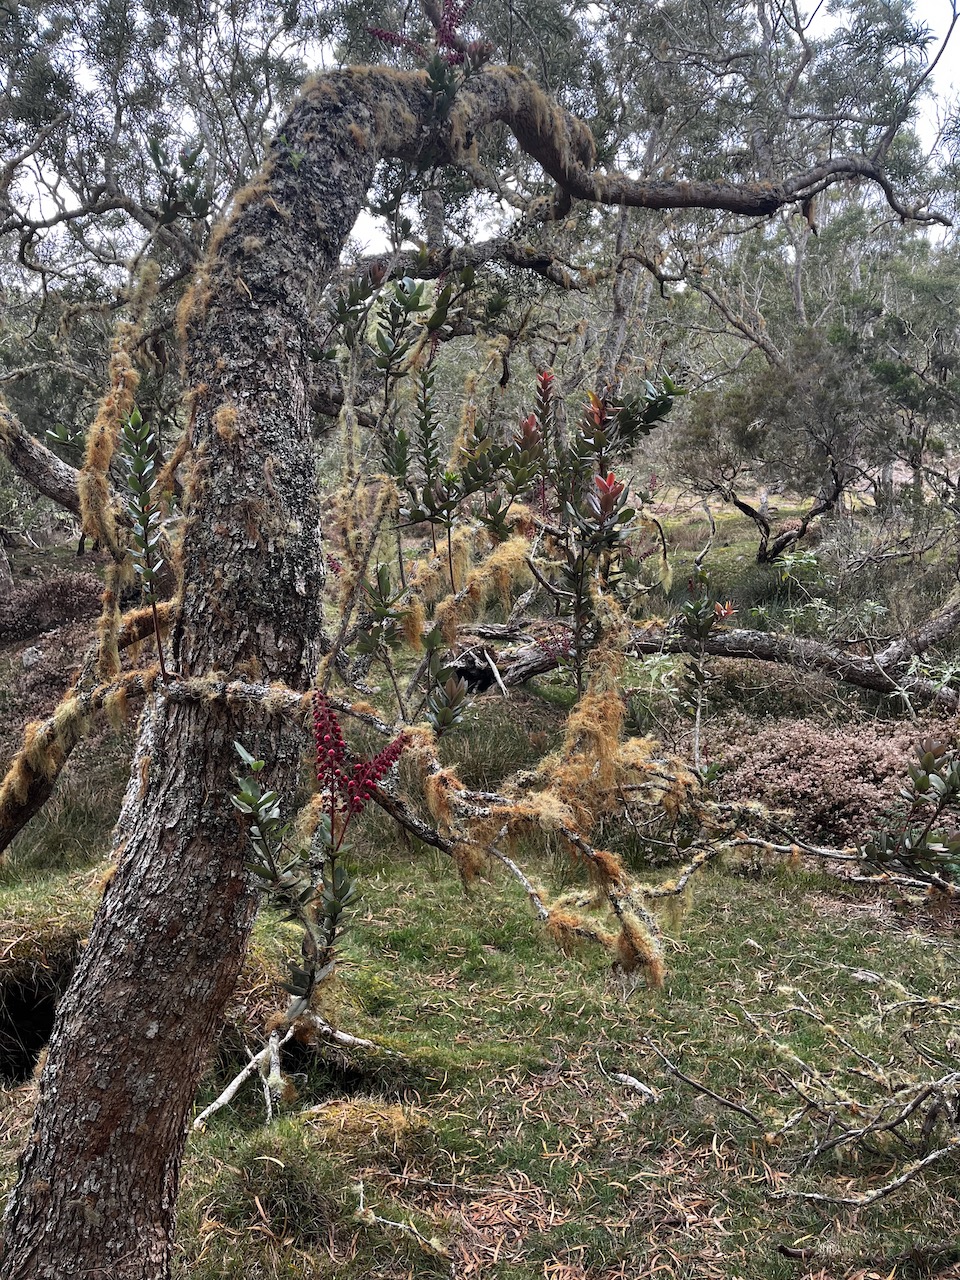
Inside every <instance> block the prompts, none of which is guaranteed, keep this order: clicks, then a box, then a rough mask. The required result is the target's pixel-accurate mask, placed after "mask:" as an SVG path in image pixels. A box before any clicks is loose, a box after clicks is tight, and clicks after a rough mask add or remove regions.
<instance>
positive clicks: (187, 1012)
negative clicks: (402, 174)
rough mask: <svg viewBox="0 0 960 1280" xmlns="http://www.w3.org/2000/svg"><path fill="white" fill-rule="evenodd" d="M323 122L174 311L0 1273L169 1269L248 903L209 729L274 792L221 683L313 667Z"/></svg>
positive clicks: (291, 767)
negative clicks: (100, 896) (55, 1010)
mask: <svg viewBox="0 0 960 1280" xmlns="http://www.w3.org/2000/svg"><path fill="white" fill-rule="evenodd" d="M346 114H347V113H346V112H345V111H344V108H343V107H342V105H339V104H336V103H334V102H333V101H331V100H330V99H329V98H324V97H322V96H321V97H319V98H318V99H317V100H316V101H315V102H313V103H312V104H308V109H307V108H305V107H301V109H300V110H299V112H297V113H295V115H294V117H293V119H292V120H291V121H290V122H288V123H287V125H286V126H285V131H284V138H285V149H284V151H283V152H282V153H278V152H277V150H276V149H275V150H274V152H273V153H272V155H271V158H270V161H269V162H268V166H267V170H266V173H265V175H264V176H263V177H261V178H260V179H259V180H258V181H257V182H256V183H254V184H253V186H251V187H250V188H249V189H248V190H247V191H245V192H243V193H241V194H240V196H238V197H237V200H236V202H235V210H234V213H233V215H232V217H231V219H230V221H229V223H228V225H227V226H226V228H225V231H224V233H223V234H221V235H219V236H218V237H217V243H216V245H215V248H214V249H213V250H212V252H211V256H210V259H209V261H208V263H207V265H206V267H205V269H204V271H203V272H202V274H201V276H200V278H199V280H198V281H197V282H196V284H195V285H194V287H193V290H192V294H191V297H190V298H189V299H188V300H187V301H186V303H185V336H186V340H187V373H188V377H189V379H190V383H191V385H192V391H193V396H194V398H195V401H196V409H197V411H196V416H195V424H194V438H193V463H192V472H191V475H190V481H189V492H188V499H187V520H186V528H185V532H184V539H183V602H182V607H181V610H180V616H179V620H178V623H177V625H176V627H175V630H174V633H173V636H172V640H171V646H170V647H171V655H170V656H171V668H172V671H173V672H174V673H175V677H174V681H173V684H172V686H171V689H170V691H169V693H168V694H166V695H165V694H164V693H163V692H162V691H161V692H160V694H159V696H158V697H157V699H156V702H155V705H154V706H153V707H152V708H151V709H148V711H147V712H146V713H145V716H144V720H143V723H142V726H141V736H140V741H139V745H138V750H137V753H136V759H135V763H134V769H133V772H132V774H131V783H130V786H129V788H128V793H127V797H126V800H125V804H124V809H123V812H122V814H121V820H120V823H119V824H118V848H117V862H118V867H117V872H116V875H115V877H114V879H113V881H112V883H111V884H110V886H109V888H108V889H107V892H106V894H105V897H104V902H103V905H102V907H101V909H100V911H99V913H98V916H97V919H96V921H95V924H94V928H93V932H92V934H91V937H90V942H89V945H88V946H87V948H86V949H85V952H84V955H83V959H82V961H81V964H80V966H79V968H78V970H77V973H76V975H75V977H74V980H73V982H72V984H71V986H70V989H69V992H68V993H67V995H66V996H65V997H64V1000H63V1002H62V1005H61V1008H60V1010H59V1014H58V1018H57V1024H56V1028H55V1030H54V1034H53V1038H52V1040H51V1043H50V1048H49V1054H48V1058H47V1065H46V1069H45V1071H44V1073H43V1077H42V1080H41V1084H40V1098H39V1104H38V1109H37V1114H36V1118H35V1121H34V1128H33V1132H32V1135H31V1138H30V1140H29V1144H28V1147H27V1149H26V1152H25V1154H24V1156H23V1160H22V1167H21V1176H20V1181H19V1183H18V1185H17V1188H16V1190H15V1192H14V1195H13V1198H12V1202H11V1206H10V1210H9V1213H8V1218H7V1234H6V1239H5V1247H4V1253H3V1260H2V1263H0V1276H2V1277H3V1278H4V1280H34V1278H35V1277H36V1278H40V1277H43V1278H44V1280H47V1278H49V1280H53V1277H57V1280H61V1278H62V1277H67V1276H78V1277H79V1276H83V1277H88V1278H90V1280H95V1278H97V1277H101V1278H102V1280H108V1278H109V1280H148V1278H149V1280H156V1278H157V1277H163V1276H166V1275H167V1274H168V1273H169V1266H170V1254H171V1243H172V1235H173V1213H174V1201H175V1196H176V1189H177V1180H178V1172H179V1166H180V1161H181V1156H182V1152H183V1147H184V1141H185V1132H186V1125H187V1118H188V1112H189V1109H190V1107H191V1105H192V1103H193V1098H194V1093H195V1090H196V1086H197V1083H198V1080H199V1077H200V1072H201V1070H202V1067H203V1063H204V1059H205V1056H206V1054H207V1052H208V1050H209V1047H210V1044H211V1041H212V1038H213V1037H214V1035H215V1034H216V1031H217V1027H218V1022H219V1020H220V1018H221V1017H222V1014H223V1010H224V1007H225V1005H226V1002H227V1001H228V999H229V998H230V995H231V993H232V991H233V988H234V985H235V982H236V979H237V975H238V972H239V969H240V964H241V961H242V958H243V953H244V948H245V945H246V941H247V937H248V933H249V929H250V926H251V923H252V919H253V914H254V907H255V895H254V893H253V892H252V890H251V887H250V884H249V882H248V877H247V874H246V872H245V870H244V834H243V831H242V830H241V827H240V825H239V823H238V821H237V819H236V814H235V811H233V809H232V807H231V804H230V800H229V792H230V790H231V776H230V773H231V769H232V768H234V767H235V766H236V765H237V763H238V762H237V758H236V756H235V754H234V752H233V748H232V743H233V741H234V740H237V739H239V740H241V741H243V742H244V743H245V744H246V745H247V746H248V747H249V748H251V749H253V750H256V751H257V752H258V753H260V754H262V755H263V756H264V758H266V759H267V760H269V761H270V762H271V767H272V774H271V776H270V781H271V783H272V784H273V785H275V786H277V787H278V788H279V789H281V790H287V791H288V793H289V792H291V791H292V789H293V786H294V784H295V781H296V776H297V767H298V761H299V758H300V745H301V743H300V735H299V734H296V733H292V732H291V731H290V730H289V729H285V728H284V726H283V723H282V721H281V719H280V717H279V715H278V716H276V717H274V718H273V719H271V717H270V714H269V702H268V703H267V704H266V708H265V707H264V706H263V705H262V704H261V705H259V706H257V704H251V703H250V702H249V701H244V702H243V704H241V705H232V704H231V702H230V700H229V699H228V698H227V697H226V695H225V693H224V682H225V680H226V679H229V678H233V679H237V678H242V679H245V680H247V681H257V682H266V681H282V682H283V683H285V684H287V685H289V686H291V687H293V688H300V689H304V688H306V687H308V686H309V684H310V682H311V680H312V678H313V676H314V673H315V670H316V665H317V661H318V658H319V619H320V596H321V588H322V580H321V573H322V559H321V547H320V505H319V500H318V493H317V487H316V482H315V466H314V453H313V446H312V443H311V437H310V430H309V426H310V414H309V411H308V405H307V394H306V389H307V377H306V374H307V372H308V370H309V364H308V356H307V354H306V352H305V350H304V347H305V344H306V342H307V341H308V335H309V334H310V332H311V331H312V329H313V325H312V324H311V323H310V318H311V317H310V313H311V308H312V306H313V300H314V299H315V298H316V295H317V290H318V287H319V285H320V284H322V282H323V279H324V278H325V276H326V274H327V273H328V272H329V270H330V268H331V267H332V266H333V265H335V264H336V262H337V259H338V255H339V252H340V248H341V245H342V243H343V241H344V239H345V238H346V236H347V234H348V233H349V231H350V229H351V227H352V225H353V223H354V221H355V219H356V215H357V212H358V210H359V208H360V204H361V201H362V199H363V196H364V194H365V192H366V189H367V187H368V186H369V183H370V180H371V178H372V173H373V155H372V153H371V152H367V153H365V154H361V155H358V152H357V147H356V144H355V142H354V141H353V140H352V139H351V138H350V137H349V136H348V135H347V133H346V127H345V124H344V116H345V115H346ZM360 123H361V124H363V123H365V120H364V118H363V116H362V114H361V115H360ZM367 123H368V122H367ZM182 677H194V680H193V681H192V682H191V683H190V684H188V685H185V683H184V681H183V679H182ZM197 678H199V681H198V680H197ZM251 705H252V706H253V708H254V709H253V710H251Z"/></svg>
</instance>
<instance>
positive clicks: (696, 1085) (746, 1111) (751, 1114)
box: [642, 1036, 763, 1129]
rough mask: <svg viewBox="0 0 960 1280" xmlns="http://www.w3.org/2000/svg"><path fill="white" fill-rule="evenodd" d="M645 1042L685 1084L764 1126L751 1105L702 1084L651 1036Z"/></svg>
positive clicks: (759, 1126)
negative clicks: (668, 1055)
mask: <svg viewBox="0 0 960 1280" xmlns="http://www.w3.org/2000/svg"><path fill="white" fill-rule="evenodd" d="M642 1043H643V1044H645V1045H646V1046H647V1047H648V1048H650V1049H652V1050H653V1052H654V1053H655V1054H656V1055H657V1057H658V1058H659V1059H660V1061H661V1062H662V1063H663V1065H664V1066H665V1067H666V1069H667V1070H668V1071H669V1073H670V1074H671V1075H672V1076H674V1077H675V1078H676V1079H677V1080H682V1081H683V1083H684V1084H688V1085H689V1086H690V1088H691V1089H696V1090H697V1092H698V1093H703V1094H705V1095H706V1096H707V1097H708V1098H712V1099H713V1101H714V1102H719V1104H720V1106H721V1107H729V1108H730V1110H731V1111H736V1112H738V1113H739V1114H740V1115H742V1116H746V1117H747V1119H748V1120H752V1121H753V1123H754V1124H755V1125H757V1127H758V1128H761V1129H762V1128H763V1121H762V1120H761V1119H760V1117H759V1116H758V1115H757V1113H756V1112H755V1111H751V1110H750V1108H749V1107H744V1106H742V1105H741V1104H740V1103H739V1102H731V1101H730V1099H729V1098H724V1097H722V1096H721V1095H720V1094H719V1093H714V1091H713V1090H712V1089H708V1088H707V1086H706V1085H705V1084H701V1082H700V1081H699V1080H694V1078H693V1077H692V1076H688V1075H686V1074H685V1073H684V1072H683V1071H681V1070H680V1068H679V1067H678V1066H677V1065H676V1063H674V1062H671V1061H670V1059H669V1058H668V1057H667V1055H666V1054H665V1053H664V1052H663V1050H662V1049H661V1048H659V1046H657V1045H655V1044H654V1042H653V1041H652V1040H651V1039H650V1037H649V1036H644V1037H643V1041H642Z"/></svg>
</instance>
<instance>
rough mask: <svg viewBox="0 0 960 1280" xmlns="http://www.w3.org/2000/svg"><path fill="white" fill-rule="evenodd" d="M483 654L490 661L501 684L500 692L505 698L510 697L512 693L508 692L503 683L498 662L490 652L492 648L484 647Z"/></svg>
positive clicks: (492, 669)
mask: <svg viewBox="0 0 960 1280" xmlns="http://www.w3.org/2000/svg"><path fill="white" fill-rule="evenodd" d="M483 656H484V657H485V658H486V660H487V662H488V663H489V665H490V670H491V671H492V672H493V676H494V679H495V680H496V682H497V684H498V685H499V686H500V692H501V693H502V694H503V696H504V697H505V698H509V697H510V694H509V693H508V692H507V686H506V685H505V684H504V683H503V676H502V675H501V674H500V672H499V671H498V669H497V664H496V663H495V662H494V660H493V655H492V654H491V653H490V650H489V649H484V651H483Z"/></svg>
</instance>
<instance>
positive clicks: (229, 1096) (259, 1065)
mask: <svg viewBox="0 0 960 1280" xmlns="http://www.w3.org/2000/svg"><path fill="white" fill-rule="evenodd" d="M274 1034H276V1033H274ZM292 1035H293V1027H290V1028H289V1029H288V1030H287V1032H286V1034H285V1035H284V1036H283V1039H282V1040H278V1041H277V1046H276V1052H277V1053H279V1049H280V1047H281V1046H282V1045H285V1044H286V1043H287V1041H288V1040H289V1039H290V1037H291V1036H292ZM270 1039H271V1041H272V1039H273V1036H271V1038H270ZM273 1053H274V1047H273V1045H272V1044H271V1043H270V1042H268V1043H267V1044H266V1045H264V1047H263V1048H262V1049H261V1050H260V1052H259V1053H256V1054H254V1055H253V1057H252V1058H251V1059H250V1061H249V1062H248V1063H247V1065H246V1066H245V1067H244V1068H243V1070H242V1071H241V1072H239V1073H238V1074H237V1075H235V1076H234V1078H233V1079H232V1080H231V1081H230V1083H229V1084H228V1085H227V1087H226V1088H225V1089H224V1091H223V1093H221V1094H220V1096H219V1098H216V1099H214V1101H213V1102H211V1103H210V1105H209V1107H205V1108H204V1110H203V1111H201V1112H200V1114H199V1115H198V1116H197V1118H196V1119H195V1120H194V1122H193V1125H192V1126H191V1127H192V1128H194V1129H204V1128H206V1122H207V1120H209V1118H210V1117H211V1116H212V1115H213V1114H214V1113H215V1112H217V1111H220V1110H222V1108H223V1107H225V1106H227V1105H228V1104H229V1103H230V1102H232V1101H233V1099H234V1098H235V1097H236V1095H237V1093H238V1092H239V1090H240V1087H241V1085H242V1084H243V1083H244V1081H246V1080H249V1079H250V1077H251V1076H252V1075H253V1073H254V1072H255V1071H259V1072H261V1074H262V1071H263V1068H264V1067H265V1066H266V1064H267V1063H268V1062H269V1061H270V1059H271V1056H272V1055H273Z"/></svg>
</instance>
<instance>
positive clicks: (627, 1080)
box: [597, 1053, 660, 1102]
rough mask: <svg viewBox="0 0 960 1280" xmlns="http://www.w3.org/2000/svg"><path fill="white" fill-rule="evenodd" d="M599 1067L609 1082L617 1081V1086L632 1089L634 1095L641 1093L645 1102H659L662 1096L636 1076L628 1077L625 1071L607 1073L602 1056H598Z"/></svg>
mask: <svg viewBox="0 0 960 1280" xmlns="http://www.w3.org/2000/svg"><path fill="white" fill-rule="evenodd" d="M597 1066H598V1067H599V1068H600V1074H601V1075H602V1076H605V1077H606V1078H607V1079H608V1080H616V1082H617V1084H622V1085H626V1087H627V1088H628V1089H632V1090H633V1092H634V1093H639V1094H640V1096H641V1098H643V1100H644V1102H659V1101H660V1094H659V1093H658V1092H657V1090H656V1089H651V1087H650V1086H649V1085H648V1084H644V1083H643V1081H642V1080H638V1079H637V1077H636V1076H628V1075H627V1073H626V1072H625V1071H607V1069H606V1068H605V1067H604V1065H603V1063H602V1062H601V1061H600V1054H599V1053H598V1054H597Z"/></svg>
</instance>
